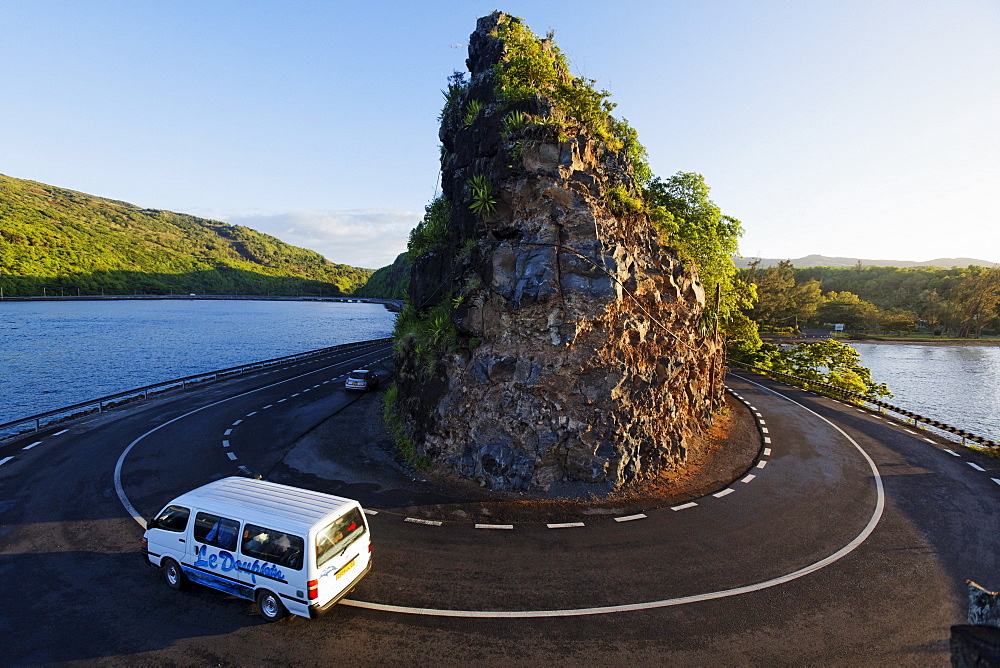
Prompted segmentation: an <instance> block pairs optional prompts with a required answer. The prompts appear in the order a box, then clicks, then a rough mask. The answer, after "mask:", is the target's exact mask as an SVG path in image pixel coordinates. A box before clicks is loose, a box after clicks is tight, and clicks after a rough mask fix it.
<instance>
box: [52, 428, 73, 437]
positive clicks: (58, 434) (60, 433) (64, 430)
mask: <svg viewBox="0 0 1000 668" xmlns="http://www.w3.org/2000/svg"><path fill="white" fill-rule="evenodd" d="M67 431H69V429H63V430H62V431H57V432H56V433H54V434H52V435H53V436H62V435H63V434H65V433H66V432H67Z"/></svg>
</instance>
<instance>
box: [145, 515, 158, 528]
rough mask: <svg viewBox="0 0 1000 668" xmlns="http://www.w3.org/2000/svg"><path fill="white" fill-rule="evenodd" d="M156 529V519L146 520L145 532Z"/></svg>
mask: <svg viewBox="0 0 1000 668" xmlns="http://www.w3.org/2000/svg"><path fill="white" fill-rule="evenodd" d="M156 528H157V525H156V518H155V517H151V518H149V519H148V520H146V530H147V531H148V530H149V529H156Z"/></svg>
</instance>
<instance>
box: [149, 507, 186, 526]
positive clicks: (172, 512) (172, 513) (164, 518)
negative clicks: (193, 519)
mask: <svg viewBox="0 0 1000 668" xmlns="http://www.w3.org/2000/svg"><path fill="white" fill-rule="evenodd" d="M190 516H191V511H190V510H189V509H188V508H182V507H181V506H167V507H166V508H164V509H163V512H162V513H160V516H159V517H157V518H156V520H155V522H156V528H157V529H163V530H164V531H184V529H187V525H188V517H190Z"/></svg>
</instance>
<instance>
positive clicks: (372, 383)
mask: <svg viewBox="0 0 1000 668" xmlns="http://www.w3.org/2000/svg"><path fill="white" fill-rule="evenodd" d="M376 388H378V374H376V373H375V372H374V371H370V370H368V369H356V370H354V371H352V372H351V373H349V374H347V380H346V381H345V382H344V389H345V390H358V391H360V392H365V391H367V390H374V389H376Z"/></svg>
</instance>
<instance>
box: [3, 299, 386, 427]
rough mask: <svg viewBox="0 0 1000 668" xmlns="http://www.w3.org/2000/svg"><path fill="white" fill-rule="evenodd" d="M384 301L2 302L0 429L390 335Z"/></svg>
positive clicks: (185, 300)
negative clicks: (137, 390)
mask: <svg viewBox="0 0 1000 668" xmlns="http://www.w3.org/2000/svg"><path fill="white" fill-rule="evenodd" d="M394 322H395V314H394V313H392V312H390V311H388V310H387V309H386V308H385V307H384V306H383V305H381V304H366V303H357V302H352V303H343V302H324V301H263V300H196V299H192V300H187V299H184V300H113V301H112V300H109V301H51V302H49V301H25V302H14V301H3V302H0V397H2V401H0V423H3V422H8V421H11V420H16V419H19V418H23V417H27V416H29V415H35V414H38V413H42V412H45V411H48V410H53V409H56V408H60V407H62V406H67V405H70V404H74V403H77V402H80V401H87V400H90V399H94V398H97V397H101V396H106V395H109V394H114V393H116V392H121V391H125V390H128V389H131V388H134V387H141V386H143V385H150V384H153V383H158V382H163V381H167V380H171V379H173V378H180V377H183V376H188V375H192V374H197V373H204V372H207V371H213V370H216V369H223V368H227V367H231V366H236V365H240V364H247V363H250V362H255V361H259V360H264V359H271V358H275V357H281V356H284V355H291V354H295V353H300V352H305V351H309V350H316V349H318V348H325V347H328V346H335V345H338V344H341V343H349V342H352V341H364V340H369V339H377V338H382V337H386V336H389V335H390V334H391V333H392V327H393V324H394Z"/></svg>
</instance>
